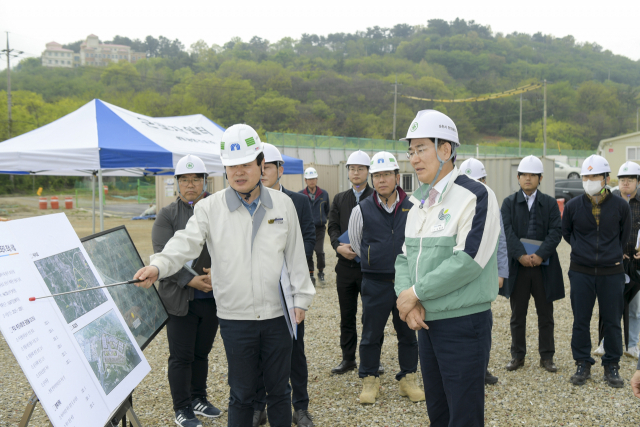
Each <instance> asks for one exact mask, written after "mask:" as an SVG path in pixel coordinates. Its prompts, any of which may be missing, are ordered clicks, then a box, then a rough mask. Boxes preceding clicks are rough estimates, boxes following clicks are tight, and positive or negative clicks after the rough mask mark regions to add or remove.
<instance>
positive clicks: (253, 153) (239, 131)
mask: <svg viewBox="0 0 640 427" xmlns="http://www.w3.org/2000/svg"><path fill="white" fill-rule="evenodd" d="M260 153H262V141H260V137H259V136H258V133H257V132H256V131H255V130H254V129H253V128H252V127H251V126H249V125H244V124H239V125H233V126H231V127H229V128H227V130H225V131H224V133H223V134H222V142H220V157H222V165H223V166H236V165H243V164H245V163H250V162H252V161H254V160H255V159H256V157H258V154H260Z"/></svg>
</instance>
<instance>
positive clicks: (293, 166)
mask: <svg viewBox="0 0 640 427" xmlns="http://www.w3.org/2000/svg"><path fill="white" fill-rule="evenodd" d="M282 160H284V172H283V173H284V174H285V175H302V174H303V173H304V162H303V161H302V160H300V159H296V158H295V157H290V156H286V155H284V154H283V155H282Z"/></svg>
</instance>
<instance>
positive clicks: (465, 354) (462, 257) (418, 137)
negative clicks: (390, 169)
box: [395, 110, 500, 427]
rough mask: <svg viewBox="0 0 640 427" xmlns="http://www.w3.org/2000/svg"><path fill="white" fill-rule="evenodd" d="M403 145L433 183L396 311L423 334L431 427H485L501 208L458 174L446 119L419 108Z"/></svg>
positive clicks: (410, 223)
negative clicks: (406, 143) (485, 379)
mask: <svg viewBox="0 0 640 427" xmlns="http://www.w3.org/2000/svg"><path fill="white" fill-rule="evenodd" d="M402 140H404V141H408V143H409V151H408V153H407V154H408V157H409V160H410V161H411V165H412V166H413V167H414V169H415V170H416V174H417V176H418V179H419V180H420V182H421V183H423V184H427V185H423V186H422V187H421V188H420V189H418V191H416V192H415V193H414V194H413V196H412V201H413V203H414V206H413V207H412V208H411V211H410V212H409V216H408V218H407V226H406V230H405V246H404V248H403V253H402V254H400V255H398V258H397V260H396V264H395V270H396V275H395V290H396V294H397V295H398V301H397V306H398V310H399V312H400V317H401V319H402V320H404V321H406V322H407V323H408V325H409V326H410V327H411V328H412V329H415V330H418V331H419V332H418V342H419V353H420V366H421V370H422V378H423V382H424V391H425V397H426V404H427V411H428V413H429V419H430V422H431V426H434V427H438V426H449V427H451V426H465V427H468V426H482V425H484V377H485V371H486V368H487V363H488V361H489V352H490V349H491V327H492V315H491V302H492V301H494V300H495V299H496V297H497V295H498V266H497V250H498V236H499V234H500V208H499V206H498V201H497V200H496V197H495V195H494V193H493V191H491V189H490V188H489V187H487V186H486V185H484V184H482V183H480V182H478V181H476V180H474V179H471V178H469V177H468V176H467V175H465V174H464V173H463V172H461V171H459V170H458V169H457V168H456V167H455V165H454V161H455V150H456V148H457V147H458V146H459V144H460V143H459V140H458V133H457V129H456V126H455V124H454V123H453V121H452V120H451V119H450V118H449V117H447V116H446V115H444V114H442V113H440V112H438V111H435V110H423V111H420V112H418V115H417V116H416V118H415V119H414V121H413V122H412V124H411V126H410V127H409V131H408V132H407V137H406V138H403V139H402Z"/></svg>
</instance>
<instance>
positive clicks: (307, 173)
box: [304, 168, 318, 179]
mask: <svg viewBox="0 0 640 427" xmlns="http://www.w3.org/2000/svg"><path fill="white" fill-rule="evenodd" d="M317 177H318V171H317V170H315V169H314V168H306V169H305V170H304V179H313V178H317Z"/></svg>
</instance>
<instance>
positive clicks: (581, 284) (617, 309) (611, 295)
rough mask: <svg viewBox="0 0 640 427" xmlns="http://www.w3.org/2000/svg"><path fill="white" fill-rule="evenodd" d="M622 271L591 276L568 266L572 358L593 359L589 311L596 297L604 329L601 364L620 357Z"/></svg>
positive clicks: (617, 361)
mask: <svg viewBox="0 0 640 427" xmlns="http://www.w3.org/2000/svg"><path fill="white" fill-rule="evenodd" d="M624 279H625V278H624V273H620V274H612V275H609V276H592V275H591V274H585V273H578V272H576V271H571V270H569V280H570V282H571V309H572V310H573V334H572V335H571V352H572V353H573V359H574V360H575V361H576V362H582V361H587V362H589V363H591V364H592V365H593V364H595V363H596V361H595V360H594V358H593V357H591V330H590V327H589V326H590V323H591V314H592V313H593V306H594V305H595V303H596V297H597V298H598V307H599V309H600V310H599V311H600V316H601V317H602V325H603V332H604V356H602V365H603V366H604V365H611V364H618V363H619V362H620V357H622V328H621V327H620V322H621V321H622V312H623V311H624Z"/></svg>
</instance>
